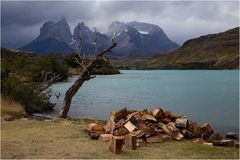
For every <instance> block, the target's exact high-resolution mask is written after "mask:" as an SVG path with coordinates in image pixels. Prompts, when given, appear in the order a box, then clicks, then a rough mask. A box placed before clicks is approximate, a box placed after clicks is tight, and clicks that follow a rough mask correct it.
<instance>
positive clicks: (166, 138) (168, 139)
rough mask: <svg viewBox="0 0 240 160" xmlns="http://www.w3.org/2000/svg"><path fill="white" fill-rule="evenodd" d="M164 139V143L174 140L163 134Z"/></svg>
mask: <svg viewBox="0 0 240 160" xmlns="http://www.w3.org/2000/svg"><path fill="white" fill-rule="evenodd" d="M161 136H162V138H163V142H168V141H171V140H173V138H172V137H171V136H169V135H167V134H161Z"/></svg>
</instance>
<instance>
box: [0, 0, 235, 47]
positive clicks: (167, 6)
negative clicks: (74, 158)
mask: <svg viewBox="0 0 240 160" xmlns="http://www.w3.org/2000/svg"><path fill="white" fill-rule="evenodd" d="M238 6H239V2H238V1H232V2H229V1H212V2H208V1H205V2H204V1H202V2H196V1H195V2H191V1H187V2H186V1H185V2H184V1H182V2H181V1H180V2H179V1H175V2H174V1H170V2H164V1H153V2H149V1H145V2H144V1H141V2H136V1H132V2H130V1H118V2H116V1H115V2H113V1H100V0H98V1H91V2H87V1H77V2H76V1H75V2H74V1H73V2H67V1H51V2H47V1H35V2H27V1H25V2H23V1H15V2H13V1H12V2H11V1H5V2H1V38H2V39H1V40H2V45H3V46H6V47H12V48H18V47H21V46H22V45H24V44H26V43H28V42H30V41H32V40H33V39H35V38H36V37H37V36H38V35H39V29H40V27H41V26H42V25H43V23H44V22H46V21H49V20H53V21H57V20H59V19H60V18H61V17H65V18H66V20H67V22H68V23H69V25H70V27H71V31H73V28H74V26H76V25H77V23H78V22H81V21H84V22H85V23H86V24H87V25H88V26H90V27H94V26H96V27H97V28H98V30H99V31H105V30H106V29H107V27H108V25H109V24H110V23H111V22H112V21H116V20H119V21H123V22H128V21H134V20H136V21H141V22H149V23H153V24H157V25H158V26H160V27H161V28H162V29H163V30H164V32H165V33H166V34H167V35H168V37H169V38H170V39H171V40H173V41H175V42H177V43H179V44H182V43H184V42H185V41H186V40H188V39H191V38H196V37H199V36H201V35H204V34H209V33H217V32H222V31H225V30H228V29H230V28H234V27H237V26H239V8H238Z"/></svg>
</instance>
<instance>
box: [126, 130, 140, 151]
mask: <svg viewBox="0 0 240 160" xmlns="http://www.w3.org/2000/svg"><path fill="white" fill-rule="evenodd" d="M124 146H125V147H126V148H128V149H132V150H135V149H137V137H136V136H135V135H132V134H126V135H125V143H124Z"/></svg>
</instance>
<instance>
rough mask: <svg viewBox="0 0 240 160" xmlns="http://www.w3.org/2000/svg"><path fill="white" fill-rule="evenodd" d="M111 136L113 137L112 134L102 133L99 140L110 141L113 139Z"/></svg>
mask: <svg viewBox="0 0 240 160" xmlns="http://www.w3.org/2000/svg"><path fill="white" fill-rule="evenodd" d="M111 138H112V135H111V134H100V136H99V140H100V141H102V142H108V141H110V140H111Z"/></svg>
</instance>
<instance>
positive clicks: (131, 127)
mask: <svg viewBox="0 0 240 160" xmlns="http://www.w3.org/2000/svg"><path fill="white" fill-rule="evenodd" d="M124 127H125V128H126V129H127V130H128V131H129V132H132V131H134V130H135V129H137V127H136V126H134V125H133V124H132V123H131V122H130V121H128V122H127V123H126V124H125V125H124Z"/></svg>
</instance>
